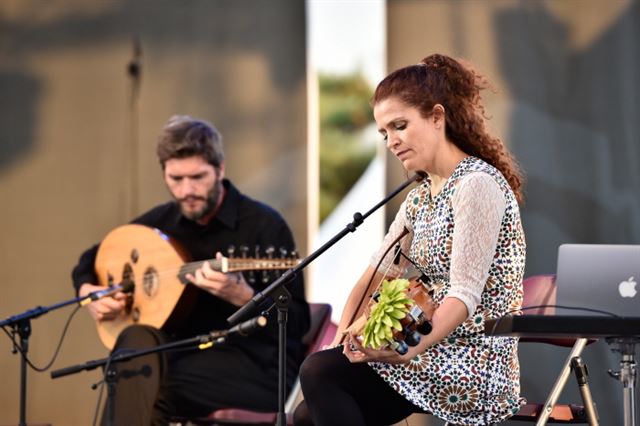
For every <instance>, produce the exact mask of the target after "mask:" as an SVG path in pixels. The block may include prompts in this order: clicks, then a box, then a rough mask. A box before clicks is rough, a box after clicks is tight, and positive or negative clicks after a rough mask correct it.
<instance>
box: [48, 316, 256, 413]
mask: <svg viewBox="0 0 640 426" xmlns="http://www.w3.org/2000/svg"><path fill="white" fill-rule="evenodd" d="M266 324H267V319H266V318H265V317H263V316H258V317H256V318H253V319H251V320H248V321H246V322H245V323H243V324H240V325H238V326H236V327H232V328H230V329H228V330H219V331H212V332H211V333H209V334H203V335H199V336H195V337H189V338H187V339H183V340H177V341H175V342H169V343H165V344H162V345H158V346H153V347H150V348H144V349H126V348H124V349H121V350H118V351H115V352H114V353H112V354H111V355H110V356H108V357H106V358H100V359H96V360H92V361H87V362H85V363H83V364H77V365H73V366H71V367H65V368H61V369H59V370H54V371H52V372H51V378H52V379H57V378H58V377H63V376H68V375H70V374H75V373H78V372H80V371H83V370H87V371H88V370H93V369H95V368H97V367H101V366H105V365H106V366H108V368H107V371H105V383H106V384H107V403H106V404H105V411H106V412H107V413H108V414H107V416H108V417H107V418H108V421H107V424H109V425H112V424H113V420H114V419H113V416H114V408H115V407H114V405H113V404H114V401H115V400H114V397H115V384H116V381H117V373H116V371H115V370H114V369H113V365H114V364H117V363H119V362H124V361H129V360H131V359H133V358H138V357H141V356H144V355H150V354H154V353H160V352H164V351H168V350H171V349H177V348H183V347H187V346H194V345H197V347H198V349H200V350H204V349H208V348H210V347H211V346H213V345H214V344H217V343H222V342H223V341H224V340H225V338H226V336H228V335H229V334H232V333H239V334H242V335H246V334H247V333H249V332H251V331H252V330H253V329H256V328H259V327H264V326H265V325H266Z"/></svg>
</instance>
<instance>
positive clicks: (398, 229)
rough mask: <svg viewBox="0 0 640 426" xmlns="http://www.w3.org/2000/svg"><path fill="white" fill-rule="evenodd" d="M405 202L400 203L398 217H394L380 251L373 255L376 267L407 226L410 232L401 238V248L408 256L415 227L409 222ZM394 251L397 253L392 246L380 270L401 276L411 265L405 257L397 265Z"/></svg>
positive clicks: (373, 264)
mask: <svg viewBox="0 0 640 426" xmlns="http://www.w3.org/2000/svg"><path fill="white" fill-rule="evenodd" d="M405 203H406V201H404V202H403V203H402V205H400V208H399V209H398V213H396V217H395V218H394V219H393V222H392V223H391V226H390V227H389V231H388V232H387V235H385V237H384V240H383V241H382V245H381V246H380V248H379V249H378V251H377V252H376V253H374V255H373V256H371V265H372V266H373V267H374V268H375V267H376V265H377V264H378V262H379V261H380V259H381V258H382V256H383V255H384V252H385V251H386V250H387V248H388V247H389V244H391V243H392V242H393V240H395V239H396V238H397V237H398V236H399V235H400V234H401V233H402V230H403V229H404V228H407V229H408V230H409V233H408V234H407V235H405V236H404V238H402V240H400V249H401V250H402V252H403V253H404V254H406V255H407V256H408V255H409V248H410V247H411V240H412V238H413V232H412V230H413V227H412V226H411V223H409V221H408V220H407V211H406V207H405ZM394 253H395V247H392V248H391V250H389V252H388V253H387V255H386V256H385V258H384V259H383V261H382V263H381V264H380V268H379V269H378V270H379V271H380V272H382V273H383V274H385V275H391V276H394V277H401V276H402V275H403V274H404V273H405V271H406V269H407V267H408V266H409V262H408V261H407V260H406V259H405V258H404V257H401V258H400V261H399V262H398V264H397V265H396V264H394V263H393V260H394V259H393V257H394V256H393V255H394Z"/></svg>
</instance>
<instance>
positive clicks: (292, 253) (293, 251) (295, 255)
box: [290, 250, 299, 259]
mask: <svg viewBox="0 0 640 426" xmlns="http://www.w3.org/2000/svg"><path fill="white" fill-rule="evenodd" d="M290 257H291V258H292V259H297V258H298V257H299V254H298V251H297V250H291V255H290Z"/></svg>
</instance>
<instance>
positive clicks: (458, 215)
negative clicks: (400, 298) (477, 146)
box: [447, 172, 506, 316]
mask: <svg viewBox="0 0 640 426" xmlns="http://www.w3.org/2000/svg"><path fill="white" fill-rule="evenodd" d="M451 202H452V206H453V217H454V223H455V227H454V230H453V244H452V249H451V273H450V281H451V289H450V291H449V293H448V295H447V296H448V297H455V298H457V299H460V300H461V301H462V302H464V304H465V305H467V312H468V314H469V316H471V315H473V313H474V311H475V309H476V307H477V306H478V303H480V295H481V294H482V291H483V289H484V286H485V283H486V281H487V278H488V277H489V268H490V267H491V263H492V262H493V258H494V255H495V251H496V244H497V243H498V234H499V233H500V224H501V222H502V217H503V215H504V210H505V206H506V200H505V197H504V193H503V192H502V190H501V189H500V186H499V185H498V183H497V182H496V181H495V179H493V177H491V176H490V175H488V174H486V173H481V172H477V173H470V174H469V175H467V176H465V177H464V178H462V179H461V180H460V182H459V183H458V188H457V189H456V192H455V193H454V195H453V197H452V200H451Z"/></svg>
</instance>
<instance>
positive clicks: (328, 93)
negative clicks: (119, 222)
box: [318, 74, 376, 222]
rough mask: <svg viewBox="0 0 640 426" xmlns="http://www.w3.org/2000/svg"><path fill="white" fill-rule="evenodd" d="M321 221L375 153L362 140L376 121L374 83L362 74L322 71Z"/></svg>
mask: <svg viewBox="0 0 640 426" xmlns="http://www.w3.org/2000/svg"><path fill="white" fill-rule="evenodd" d="M318 78H319V85H320V221H321V222H322V221H323V220H324V219H325V218H326V217H327V216H328V215H329V214H330V213H331V211H332V210H333V209H334V208H335V206H336V205H337V204H338V203H339V202H340V200H341V199H342V198H343V197H344V196H345V195H346V194H347V192H349V189H351V187H352V186H353V184H354V183H355V182H356V181H357V180H358V179H359V178H360V176H361V175H362V173H363V172H364V171H365V170H366V168H367V166H368V165H369V163H370V162H371V159H373V157H374V156H375V154H376V149H375V146H371V144H366V143H365V142H364V141H362V140H361V136H360V135H361V132H362V130H363V129H364V128H365V127H366V126H367V125H368V124H370V123H372V122H373V112H372V110H371V106H370V105H369V100H370V99H371V96H372V95H373V90H372V88H371V86H369V84H368V83H367V81H366V80H365V79H364V77H363V76H362V75H360V74H353V75H347V76H330V75H323V74H320V75H319V76H318Z"/></svg>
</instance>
